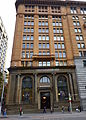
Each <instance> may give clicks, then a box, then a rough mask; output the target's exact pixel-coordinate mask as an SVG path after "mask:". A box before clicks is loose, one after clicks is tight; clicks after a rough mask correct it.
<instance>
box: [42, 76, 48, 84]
mask: <svg viewBox="0 0 86 120" xmlns="http://www.w3.org/2000/svg"><path fill="white" fill-rule="evenodd" d="M40 83H50V79H49V78H48V77H46V76H45V77H42V78H41V79H40Z"/></svg>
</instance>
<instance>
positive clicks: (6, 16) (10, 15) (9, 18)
mask: <svg viewBox="0 0 86 120" xmlns="http://www.w3.org/2000/svg"><path fill="white" fill-rule="evenodd" d="M15 1H16V0H0V17H1V18H2V21H3V24H4V26H5V29H6V32H7V35H8V49H7V55H6V64H5V68H8V67H10V61H11V53H12V46H13V37H14V30H15V21H16V9H15ZM76 1H77V0H76ZM81 1H86V0H81Z"/></svg>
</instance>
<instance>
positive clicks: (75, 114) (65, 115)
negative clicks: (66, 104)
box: [0, 111, 86, 120]
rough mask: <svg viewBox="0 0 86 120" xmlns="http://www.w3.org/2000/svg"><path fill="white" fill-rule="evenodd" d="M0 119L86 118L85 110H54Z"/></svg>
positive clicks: (83, 119) (81, 119)
mask: <svg viewBox="0 0 86 120" xmlns="http://www.w3.org/2000/svg"><path fill="white" fill-rule="evenodd" d="M0 120H86V111H85V112H80V113H79V112H72V113H68V112H64V113H61V112H54V113H34V114H33V113H32V114H23V115H22V116H20V115H7V116H6V117H3V116H0Z"/></svg>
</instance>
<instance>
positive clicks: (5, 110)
mask: <svg viewBox="0 0 86 120" xmlns="http://www.w3.org/2000/svg"><path fill="white" fill-rule="evenodd" d="M3 115H4V117H7V109H6V108H5V109H4V112H3Z"/></svg>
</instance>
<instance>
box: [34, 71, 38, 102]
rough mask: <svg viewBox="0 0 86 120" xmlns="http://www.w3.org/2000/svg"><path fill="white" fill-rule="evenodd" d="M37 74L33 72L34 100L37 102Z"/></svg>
mask: <svg viewBox="0 0 86 120" xmlns="http://www.w3.org/2000/svg"><path fill="white" fill-rule="evenodd" d="M37 82H38V81H37V74H36V73H35V74H34V102H35V103H36V104H37V103H38V94H37Z"/></svg>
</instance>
